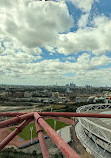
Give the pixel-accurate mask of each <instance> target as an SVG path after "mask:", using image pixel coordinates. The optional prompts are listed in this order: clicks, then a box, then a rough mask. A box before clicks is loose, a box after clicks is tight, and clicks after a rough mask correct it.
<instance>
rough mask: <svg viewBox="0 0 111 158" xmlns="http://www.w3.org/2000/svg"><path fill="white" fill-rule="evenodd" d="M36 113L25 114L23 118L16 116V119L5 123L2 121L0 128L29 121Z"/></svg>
mask: <svg viewBox="0 0 111 158" xmlns="http://www.w3.org/2000/svg"><path fill="white" fill-rule="evenodd" d="M33 115H34V113H28V114H24V115H21V116H16V117H14V118H11V119H8V120H5V121H1V122H0V128H3V127H6V126H8V125H11V124H14V123H19V122H20V121H23V120H26V119H29V118H31V117H32V118H33Z"/></svg>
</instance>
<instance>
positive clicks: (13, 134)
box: [0, 118, 32, 151]
mask: <svg viewBox="0 0 111 158" xmlns="http://www.w3.org/2000/svg"><path fill="white" fill-rule="evenodd" d="M31 120H32V118H31V119H28V120H24V121H23V122H22V123H21V124H20V125H19V126H17V127H16V129H15V130H14V131H13V132H11V133H10V134H9V135H8V136H7V137H6V138H5V139H4V140H3V141H2V142H1V143H0V151H1V150H2V149H3V148H4V147H5V146H6V145H7V144H8V143H9V142H10V141H11V140H12V139H13V138H14V137H15V136H16V135H17V134H18V133H20V132H21V131H22V129H23V128H24V127H25V126H26V125H27V124H28V123H29V122H30V121H31Z"/></svg>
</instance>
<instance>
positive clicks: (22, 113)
mask: <svg viewBox="0 0 111 158" xmlns="http://www.w3.org/2000/svg"><path fill="white" fill-rule="evenodd" d="M24 114H27V112H0V117H2V116H7V117H8V116H9V117H11V116H17V115H24Z"/></svg>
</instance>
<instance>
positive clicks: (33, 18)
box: [0, 0, 111, 86]
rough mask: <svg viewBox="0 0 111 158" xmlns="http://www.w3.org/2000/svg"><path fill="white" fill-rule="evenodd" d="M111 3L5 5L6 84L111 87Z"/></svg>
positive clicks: (1, 41)
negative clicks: (72, 84)
mask: <svg viewBox="0 0 111 158" xmlns="http://www.w3.org/2000/svg"><path fill="white" fill-rule="evenodd" d="M110 30H111V1H110V0H106V1H104V0H85V1H84V0H66V1H65V0H63V1H61V0H58V1H47V2H44V1H42V2H40V1H34V0H32V1H28V0H25V1H24V0H14V1H13V3H12V1H9V0H1V1H0V83H3V84H20V85H21V84H23V85H24V84H25V85H27V84H29V85H53V84H56V83H57V84H58V85H65V84H67V83H70V82H73V83H75V84H76V85H81V86H82V85H86V84H90V85H92V86H106V85H107V86H111V31H110Z"/></svg>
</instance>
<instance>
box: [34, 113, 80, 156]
mask: <svg viewBox="0 0 111 158" xmlns="http://www.w3.org/2000/svg"><path fill="white" fill-rule="evenodd" d="M34 117H35V120H36V121H37V123H39V124H40V125H41V126H42V127H43V128H44V129H45V131H46V132H47V134H48V135H49V136H50V137H51V138H52V140H53V141H54V142H55V143H56V145H57V146H58V147H59V148H60V150H61V151H62V153H63V154H64V155H65V156H66V158H80V156H79V155H78V154H77V153H76V152H75V151H74V150H73V149H72V148H71V147H70V146H69V145H68V144H67V143H66V142H65V141H64V140H63V139H62V138H61V137H60V136H59V135H58V134H57V133H56V132H55V131H54V130H53V129H52V128H51V127H50V126H49V125H48V124H47V123H46V122H45V121H44V119H43V118H42V117H41V116H40V115H39V114H38V113H37V112H35V113H34Z"/></svg>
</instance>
